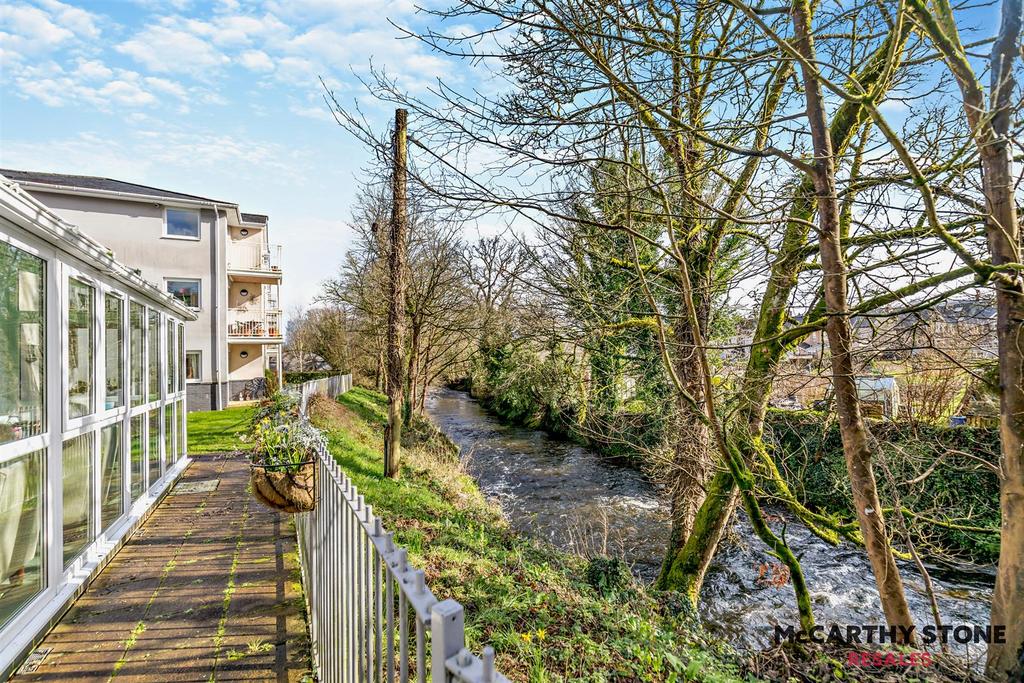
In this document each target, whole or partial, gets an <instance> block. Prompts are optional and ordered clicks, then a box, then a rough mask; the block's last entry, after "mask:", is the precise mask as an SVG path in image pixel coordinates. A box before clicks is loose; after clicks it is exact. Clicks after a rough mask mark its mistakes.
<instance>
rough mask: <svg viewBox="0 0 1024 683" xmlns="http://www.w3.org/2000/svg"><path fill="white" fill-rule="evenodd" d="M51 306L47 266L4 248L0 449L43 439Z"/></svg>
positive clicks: (0, 265)
mask: <svg viewBox="0 0 1024 683" xmlns="http://www.w3.org/2000/svg"><path fill="white" fill-rule="evenodd" d="M45 301H46V262H45V261H43V260H42V259H40V258H37V257H35V256H33V255H32V254H29V253H28V252H26V251H22V250H21V249H18V248H17V247H14V246H11V245H10V244H7V243H6V242H0V444H3V443H7V442H9V441H16V440H18V439H24V438H26V437H29V436H35V435H37V434H42V433H43V428H44V426H45V422H46V420H45V415H46V409H45V402H44V397H45V387H46V346H45V331H46V304H45ZM2 580H3V579H2V577H0V581H2ZM0 616H2V611H0Z"/></svg>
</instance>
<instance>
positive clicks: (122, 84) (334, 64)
mask: <svg viewBox="0 0 1024 683" xmlns="http://www.w3.org/2000/svg"><path fill="white" fill-rule="evenodd" d="M420 4H422V3H420ZM386 19H391V20H392V21H395V22H396V23H398V24H401V25H416V23H417V22H419V21H422V16H420V15H417V14H416V13H415V8H414V6H413V4H412V2H407V1H406V0H397V1H394V2H359V1H357V0H258V1H247V2H241V1H236V0H219V1H212V0H205V1H201V0H165V1H161V0H108V1H103V2H78V3H62V2H58V1H57V0H14V1H13V2H9V1H7V0H5V2H4V3H3V4H2V5H0V60H2V61H0V93H2V94H0V166H3V167H8V168H18V169H28V170H40V171H56V172H67V173H80V174H86V175H101V176H109V177H114V178H119V179H124V180H130V181H134V182H140V183H143V184H148V185H154V186H157V187H164V188H168V189H174V190H178V191H182V192H188V193H194V194H198V195H202V196H208V197H213V198H216V199H222V200H227V201H232V202H237V203H238V204H239V205H240V207H241V208H242V210H243V211H251V212H257V213H267V214H269V215H270V217H271V240H272V241H274V242H278V243H282V244H284V245H285V248H284V259H285V264H284V265H285V286H284V288H283V291H282V293H283V298H284V301H285V305H286V307H291V306H292V305H294V304H298V303H305V302H308V301H309V300H310V299H311V298H312V296H313V295H314V294H315V293H316V292H317V289H318V284H319V282H320V281H321V280H323V279H324V278H326V277H329V276H330V275H332V274H333V273H334V272H335V270H336V267H337V265H338V264H340V262H341V259H342V255H343V253H344V251H345V249H346V247H347V245H348V243H349V240H350V238H351V233H350V230H349V229H348V227H347V222H348V220H349V218H350V208H349V207H350V203H351V200H352V198H353V195H354V192H355V189H356V187H357V184H358V178H359V175H360V170H361V168H362V167H363V166H364V165H365V164H366V163H367V161H368V154H367V151H366V150H365V149H364V148H363V147H362V146H361V145H360V144H359V143H358V142H356V141H355V140H354V139H353V138H351V137H350V136H349V135H348V134H347V133H345V132H344V131H343V130H342V129H341V128H340V127H339V126H338V125H337V124H336V123H335V122H334V121H333V119H331V117H330V114H329V111H328V109H327V107H326V105H325V104H324V103H323V100H322V89H321V87H320V84H319V82H318V80H317V77H318V76H320V75H322V76H324V77H325V78H326V79H327V80H328V81H329V82H330V84H331V86H332V88H335V90H336V93H337V94H338V95H339V97H341V98H345V99H348V100H351V98H353V97H357V96H359V97H360V99H361V101H362V102H363V106H364V107H365V111H366V112H367V113H368V114H369V116H370V117H371V119H373V120H374V121H375V123H376V124H377V125H378V126H379V127H380V129H383V126H385V125H386V124H387V121H388V120H389V119H390V117H391V116H392V113H391V112H390V111H389V110H387V109H386V108H385V107H383V106H381V105H379V104H377V103H375V102H373V101H372V100H370V99H369V98H366V97H365V90H364V88H363V87H362V85H361V84H360V83H359V82H358V80H357V74H361V73H362V74H365V73H366V72H367V70H368V68H369V66H370V64H371V61H372V63H373V65H374V67H383V68H385V69H386V70H387V71H388V72H389V73H391V74H394V75H397V76H399V77H400V79H401V82H402V83H403V85H404V87H406V88H407V89H409V90H411V91H422V90H424V89H425V88H427V87H429V85H430V84H431V83H433V82H434V81H435V79H436V78H437V76H439V75H442V74H444V75H445V76H446V78H448V79H450V78H451V74H452V71H453V69H451V68H450V66H449V68H448V73H445V69H446V66H448V65H446V64H445V62H444V61H443V60H442V59H441V58H439V57H437V56H435V55H432V54H429V53H428V51H427V50H426V49H425V48H423V46H422V45H420V44H418V43H415V42H413V41H409V40H398V39H397V34H398V32H397V31H396V30H395V29H394V28H393V27H392V26H390V25H389V24H388V22H387V21H386ZM461 68H462V69H464V68H465V66H464V65H463V66H462V67H461ZM467 75H468V74H467ZM460 79H461V76H460ZM457 80H459V79H457Z"/></svg>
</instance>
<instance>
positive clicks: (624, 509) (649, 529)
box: [427, 389, 991, 660]
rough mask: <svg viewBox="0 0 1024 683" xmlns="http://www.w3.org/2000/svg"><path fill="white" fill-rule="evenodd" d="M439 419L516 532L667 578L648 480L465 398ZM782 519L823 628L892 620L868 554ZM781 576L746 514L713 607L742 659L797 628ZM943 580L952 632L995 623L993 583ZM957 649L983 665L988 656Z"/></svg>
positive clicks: (445, 393) (912, 580)
mask: <svg viewBox="0 0 1024 683" xmlns="http://www.w3.org/2000/svg"><path fill="white" fill-rule="evenodd" d="M427 412H428V414H429V415H430V417H431V419H432V420H433V421H434V423H435V424H436V425H437V426H438V427H439V428H440V429H441V430H442V431H443V432H445V433H446V434H447V435H448V436H449V437H450V438H451V439H452V440H453V441H454V442H455V443H456V444H458V446H459V447H460V448H461V449H462V457H463V459H464V461H465V462H466V466H467V469H468V471H469V472H470V474H472V475H473V476H474V477H475V478H476V480H477V482H479V485H480V488H481V489H482V490H483V492H484V493H485V494H486V495H487V496H489V497H491V498H493V499H495V500H497V502H498V503H499V504H500V505H501V508H502V510H503V511H504V513H505V515H506V516H507V517H508V519H509V520H510V522H511V523H512V525H513V526H514V527H515V528H516V529H518V530H520V531H522V532H524V533H527V534H530V535H532V536H535V537H538V538H541V539H543V540H545V541H548V542H549V543H551V544H553V545H555V546H556V547H559V548H562V549H565V550H572V551H577V552H581V551H589V552H595V551H596V552H602V553H605V554H608V555H612V556H619V557H622V558H623V559H624V560H626V562H628V563H629V564H630V565H631V566H632V567H633V571H634V572H635V573H636V574H637V575H638V576H639V577H641V578H642V579H646V580H651V579H653V578H654V577H655V576H656V575H657V572H658V568H659V565H660V562H661V557H662V552H663V549H664V547H665V543H666V540H667V538H668V531H669V528H668V527H669V515H668V505H667V501H666V500H665V499H664V498H663V497H662V496H661V495H660V493H659V491H658V490H657V488H656V487H655V486H653V485H652V484H651V483H650V482H649V481H648V480H647V479H645V478H644V476H643V475H642V474H641V473H639V472H637V471H636V470H634V469H631V468H628V467H622V466H619V465H616V464H614V463H610V462H609V461H608V460H607V459H604V458H601V457H600V456H599V455H597V454H595V453H594V452H593V451H590V450H588V449H587V448H584V447H583V446H579V445H577V444H573V443H570V442H567V441H564V440H560V439H557V438H554V437H551V436H549V435H547V434H545V433H543V432H539V431H536V430H532V429H526V428H521V427H512V426H508V425H505V424H502V423H501V422H500V421H499V420H498V418H496V417H495V416H493V415H491V414H489V413H487V412H486V411H484V410H483V408H482V407H481V406H480V405H479V404H478V403H477V402H476V401H475V400H473V399H472V398H470V397H469V396H468V395H467V394H466V393H464V392H461V391H455V390H451V389H437V390H434V391H432V392H431V394H430V396H429V398H428V401H427ZM772 519H774V520H775V521H774V522H773V523H772V526H773V528H774V530H775V531H776V533H782V532H783V531H785V535H786V539H787V540H788V542H789V544H790V546H791V547H792V548H793V550H794V552H795V553H796V554H797V556H799V557H800V558H801V561H802V565H803V569H804V572H805V574H806V579H807V584H808V587H809V588H810V591H811V595H812V598H813V600H814V613H815V617H816V619H817V622H818V623H819V624H822V625H824V626H826V627H827V626H829V625H831V624H840V625H845V624H875V623H879V622H880V621H881V620H882V614H881V609H880V608H879V606H878V591H877V590H876V588H875V583H874V578H873V577H872V574H871V566H870V564H869V562H868V560H867V557H866V555H865V554H864V551H863V550H862V549H860V548H858V547H855V546H853V545H852V544H843V545H841V546H840V547H838V548H833V547H831V546H829V545H828V544H826V543H825V542H824V541H822V540H820V539H819V538H817V537H816V536H814V535H812V534H810V533H809V532H808V531H807V530H806V529H805V528H804V527H803V526H802V525H800V524H786V523H785V519H786V518H785V517H784V516H783V515H780V514H777V513H776V514H774V515H772ZM784 526H785V529H783V527H784ZM776 564H777V561H776V560H775V559H774V558H772V557H771V556H769V555H768V553H767V552H765V550H764V546H763V544H762V543H761V541H760V540H759V539H758V538H757V537H756V536H755V535H754V532H753V530H752V529H751V527H750V524H749V523H748V522H747V520H746V518H745V517H744V516H743V515H742V513H740V514H737V515H736V520H735V521H734V522H733V524H732V528H731V530H730V533H729V534H728V536H727V539H726V540H725V541H724V542H723V544H722V547H721V549H720V550H719V552H718V554H717V557H716V559H715V563H714V565H713V566H712V568H711V570H710V572H709V574H708V576H707V579H706V581H705V583H704V588H703V592H702V600H701V604H702V610H703V616H704V618H705V621H706V622H707V623H708V625H709V627H711V628H712V629H713V630H715V631H717V632H718V633H719V634H721V635H722V636H723V637H725V638H726V639H727V640H729V641H730V642H732V643H734V644H735V645H737V646H738V647H751V648H760V647H766V646H768V645H770V644H771V641H772V638H773V634H774V625H775V624H781V625H790V624H791V625H794V626H796V625H797V624H798V620H797V615H796V610H795V608H794V607H793V593H792V589H791V586H790V584H789V583H788V582H785V583H782V585H777V584H778V583H780V582H774V583H773V581H772V580H771V579H772V571H773V570H772V567H773V565H776ZM901 569H902V574H903V578H904V581H905V583H906V586H907V598H908V601H909V602H910V606H911V610H912V612H913V613H914V617H915V621H916V623H917V624H918V628H921V627H922V626H924V625H927V624H931V623H932V619H931V611H930V608H929V604H928V598H927V596H926V594H925V592H924V583H923V581H922V578H921V576H920V575H919V574H918V573H917V572H916V571H915V570H914V568H913V567H912V566H910V565H904V566H903V567H902V568H901ZM931 574H932V579H933V582H934V584H935V589H936V595H937V599H938V602H939V610H940V614H941V615H942V618H943V622H944V623H945V624H948V625H961V624H987V623H988V621H989V611H988V610H989V608H988V605H989V601H990V598H991V580H990V579H989V577H988V575H987V574H986V573H984V572H979V573H976V574H964V573H955V572H950V571H948V570H947V571H942V570H939V569H937V568H936V569H933V570H931ZM953 647H954V650H957V651H959V653H960V654H962V655H966V656H968V657H969V658H971V659H972V660H975V659H977V658H978V657H980V656H982V655H983V652H984V647H985V646H984V644H979V645H974V644H972V645H969V646H957V645H954V646H953Z"/></svg>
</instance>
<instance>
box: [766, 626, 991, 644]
mask: <svg viewBox="0 0 1024 683" xmlns="http://www.w3.org/2000/svg"><path fill="white" fill-rule="evenodd" d="M912 639H914V640H919V641H920V642H921V643H922V644H925V645H929V644H931V643H959V644H961V645H964V644H967V643H1005V642H1006V626H1005V625H1003V624H996V625H992V624H972V625H967V624H961V625H959V626H950V625H943V626H942V627H936V626H925V627H924V628H921V629H918V628H915V627H914V626H909V627H908V626H884V625H880V624H860V625H854V624H847V625H845V626H840V625H839V624H832V625H831V626H828V627H826V626H815V627H813V628H812V629H811V630H810V631H809V632H808V631H802V630H800V629H799V628H798V627H796V626H793V625H792V624H789V625H780V624H776V625H775V644H776V645H778V644H779V643H782V642H784V641H785V642H791V643H792V642H798V643H817V644H819V645H821V644H830V645H864V644H867V645H872V644H878V645H882V644H885V643H899V642H904V643H905V642H910V641H911V640H912Z"/></svg>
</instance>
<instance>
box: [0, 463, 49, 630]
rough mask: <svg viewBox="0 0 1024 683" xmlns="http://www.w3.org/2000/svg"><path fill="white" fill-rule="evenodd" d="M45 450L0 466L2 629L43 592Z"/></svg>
mask: <svg viewBox="0 0 1024 683" xmlns="http://www.w3.org/2000/svg"><path fill="white" fill-rule="evenodd" d="M44 454H45V451H35V452H33V453H26V454H24V455H22V456H19V457H16V458H14V459H12V460H8V461H7V462H4V463H0V529H2V530H3V541H2V542H3V543H4V548H3V551H2V553H3V554H0V570H2V572H0V575H2V576H3V578H2V579H0V582H2V583H0V586H2V588H0V627H3V626H4V624H6V623H7V622H8V621H10V619H11V617H13V616H14V615H15V614H16V613H17V612H18V610H20V609H21V608H22V606H24V605H25V603H27V602H28V601H29V600H31V599H32V598H34V597H35V596H36V595H38V594H39V592H40V591H41V590H43V586H44V585H45V581H44V578H43V577H44V575H45V573H44V571H43V569H44V567H43V459H44V457H43V456H44Z"/></svg>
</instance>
